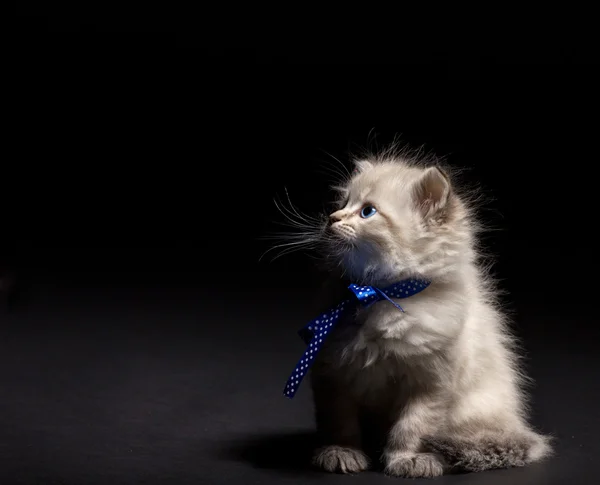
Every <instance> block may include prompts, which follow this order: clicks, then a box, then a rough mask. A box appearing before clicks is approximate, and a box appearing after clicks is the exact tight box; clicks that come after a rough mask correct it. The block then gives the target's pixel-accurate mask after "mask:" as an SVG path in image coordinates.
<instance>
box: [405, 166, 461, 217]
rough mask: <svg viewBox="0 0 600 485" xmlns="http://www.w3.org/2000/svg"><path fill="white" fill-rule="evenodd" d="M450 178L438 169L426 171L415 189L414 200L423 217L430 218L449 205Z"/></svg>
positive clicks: (433, 168)
mask: <svg viewBox="0 0 600 485" xmlns="http://www.w3.org/2000/svg"><path fill="white" fill-rule="evenodd" d="M451 190H452V188H451V186H450V178H449V177H448V176H447V175H446V174H445V173H444V172H443V171H442V170H441V169H440V168H438V167H430V168H428V169H427V170H425V171H424V172H423V173H422V174H421V177H420V178H419V180H417V182H416V184H415V186H414V189H413V198H414V201H415V204H416V206H417V208H418V209H419V210H420V211H421V214H422V215H423V217H430V216H432V215H434V214H435V213H437V212H438V211H440V210H442V209H443V208H444V207H445V206H446V204H447V203H448V199H449V197H450V192H451Z"/></svg>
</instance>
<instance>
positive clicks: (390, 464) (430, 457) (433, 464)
mask: <svg viewBox="0 0 600 485" xmlns="http://www.w3.org/2000/svg"><path fill="white" fill-rule="evenodd" d="M384 460H385V473H387V474H388V475H393V476H396V477H404V478H433V477H439V476H440V475H443V474H444V468H445V463H444V461H443V458H441V457H440V456H439V455H436V454H435V453H400V452H394V453H386V455H385V457H384Z"/></svg>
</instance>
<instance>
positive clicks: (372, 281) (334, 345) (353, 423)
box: [311, 156, 550, 477]
mask: <svg viewBox="0 0 600 485" xmlns="http://www.w3.org/2000/svg"><path fill="white" fill-rule="evenodd" d="M340 191H341V194H342V203H341V204H340V208H339V210H337V211H336V212H334V213H333V214H331V216H330V222H329V223H328V224H327V227H325V228H323V232H322V234H321V236H322V241H324V242H325V243H326V245H327V248H328V252H327V254H329V255H330V257H331V258H332V261H333V262H334V263H336V264H338V263H339V265H340V267H341V268H342V269H343V271H344V273H345V275H346V276H347V278H348V279H349V281H351V282H353V283H357V284H368V285H373V286H377V287H380V288H382V287H385V286H386V285H389V284H392V283H394V282H397V281H399V280H402V279H404V278H410V277H420V278H425V279H427V280H430V281H431V285H430V286H429V287H428V288H427V289H425V290H424V291H422V292H421V293H418V294H417V295H414V296H412V297H410V298H406V299H402V300H398V303H400V304H401V305H402V307H403V309H404V310H405V312H404V313H402V312H400V311H399V310H398V309H397V308H395V307H394V306H393V305H392V304H391V303H389V302H387V301H381V302H378V303H376V304H374V305H372V306H370V307H369V308H366V309H365V308H359V309H358V310H357V311H356V313H355V314H354V315H350V317H349V318H348V319H346V321H345V322H343V321H341V322H340V323H339V324H338V326H337V327H336V328H335V329H334V331H333V332H332V333H331V335H330V336H329V337H328V339H327V341H326V344H325V346H324V348H323V349H322V350H321V352H320V353H319V355H318V356H317V358H316V361H315V364H314V366H313V369H312V372H311V383H312V388H313V392H314V400H315V407H316V419H317V427H318V431H319V433H320V436H321V438H322V440H323V443H322V447H320V448H319V449H318V450H317V451H316V452H315V455H314V464H316V465H317V466H319V467H321V468H323V469H324V470H327V471H330V472H336V471H339V472H359V471H361V470H365V469H367V468H368V467H369V459H368V458H367V455H366V453H365V452H364V451H363V440H362V438H363V435H364V431H372V430H373V429H375V427H380V429H381V430H382V431H383V432H384V433H385V444H384V447H383V455H382V460H383V462H384V466H385V471H386V472H387V473H388V474H391V475H398V476H403V477H434V476H438V475H442V474H443V473H447V472H449V471H452V470H462V471H481V470H485V469H489V468H501V467H510V466H522V465H525V464H527V463H531V462H534V461H537V460H540V459H542V458H543V457H545V456H547V455H548V454H549V453H550V446H549V444H548V442H549V439H548V438H547V437H544V436H542V435H540V434H537V433H536V432H535V431H533V430H532V429H531V427H530V426H529V425H528V424H527V422H526V405H525V399H524V395H523V393H522V390H521V385H522V381H523V378H522V376H521V375H520V372H519V369H518V366H517V358H516V353H515V350H514V347H513V341H512V339H511V337H510V335H509V334H508V331H507V329H506V327H505V322H504V320H505V318H504V316H503V315H502V311H501V309H500V308H499V307H498V306H497V305H496V304H495V298H494V289H493V287H492V285H491V283H490V280H489V278H488V277H487V276H486V274H485V273H484V271H483V270H482V269H480V266H479V264H478V254H477V251H476V240H475V235H476V232H477V231H476V226H475V223H474V219H473V217H472V214H471V212H470V210H469V207H468V204H467V202H466V200H465V198H464V197H462V196H460V195H459V194H458V193H457V191H456V190H455V189H454V188H453V185H452V183H451V181H450V178H449V176H448V175H447V174H446V173H445V172H444V171H442V170H441V169H440V168H438V167H436V166H430V167H426V166H423V164H419V163H416V162H412V161H410V160H406V159H403V158H402V157H397V156H390V157H385V156H383V157H372V158H371V159H368V160H362V161H359V162H357V163H356V171H355V172H354V174H353V175H352V177H351V178H350V180H349V181H348V182H347V184H346V185H344V186H343V187H341V189H340ZM336 281H337V282H338V283H339V282H340V280H339V278H336ZM331 303H333V302H331ZM365 416H370V417H371V418H374V419H372V420H371V424H370V425H369V426H370V429H369V430H365V428H364V427H361V422H363V419H362V418H364V417H365ZM373 423H375V424H373Z"/></svg>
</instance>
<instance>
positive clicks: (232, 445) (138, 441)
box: [0, 281, 600, 485]
mask: <svg viewBox="0 0 600 485" xmlns="http://www.w3.org/2000/svg"><path fill="white" fill-rule="evenodd" d="M250 283H251V282H250ZM77 286H78V285H76V284H70V285H67V284H62V285H61V284H50V283H49V282H48V281H40V282H37V283H35V284H33V285H32V286H31V287H30V288H29V291H28V298H27V299H26V302H22V303H21V304H20V305H17V306H16V307H15V309H14V310H13V311H12V312H10V313H3V314H0V318H1V326H0V386H1V398H0V483H1V484H3V485H4V484H12V483H15V484H16V483H27V484H44V485H50V484H59V483H60V484H77V485H84V484H94V483H106V484H115V485H116V484H121V483H123V484H125V483H146V484H159V483H160V484H163V483H164V484H188V483H189V484H240V485H251V484H265V483H272V484H277V485H283V484H288V483H289V484H292V483H298V484H304V483H309V482H319V483H327V484H329V483H331V484H333V483H339V484H363V483H365V484H366V483H368V484H369V485H375V484H379V483H382V484H383V483H388V484H389V483H392V482H391V481H390V480H397V481H398V482H401V481H402V480H401V479H392V478H388V477H385V476H384V475H382V474H380V473H377V472H368V473H364V474H361V475H358V476H342V475H328V474H325V473H321V472H319V471H313V470H310V469H308V468H307V461H308V458H309V456H310V452H311V446H312V443H313V441H314V435H313V430H314V425H313V419H312V410H311V401H310V392H309V389H308V386H304V387H303V388H302V389H301V391H300V392H299V393H298V395H297V396H296V398H295V399H294V400H292V401H290V400H287V399H285V398H284V397H283V396H282V394H281V388H282V385H283V384H284V382H285V380H286V378H287V374H288V372H289V371H290V370H291V368H292V367H293V366H294V364H295V362H296V359H297V358H298V356H299V355H300V354H301V352H302V350H303V344H302V342H301V341H300V339H298V338H297V336H296V334H295V331H296V329H297V328H298V327H300V326H301V325H302V324H303V323H304V322H305V321H306V320H307V319H309V318H310V317H311V315H309V314H308V309H305V308H304V307H303V305H302V304H301V303H300V302H302V301H303V299H304V297H305V296H306V290H300V291H298V292H296V293H293V292H291V291H289V290H286V289H285V288H281V289H279V290H271V291H270V292H264V291H258V290H257V289H256V288H254V289H251V290H243V289H241V288H236V287H234V285H231V287H229V288H223V287H219V285H216V286H215V287H210V286H209V285H205V286H206V288H194V287H193V285H191V286H190V285H188V287H187V288H177V287H176V285H173V286H172V287H171V288H166V289H165V288H162V289H160V288H158V287H152V286H147V287H146V288H137V289H133V288H127V287H126V285H125V286H123V287H121V288H118V287H117V286H115V287H113V288H109V287H104V288H100V287H98V288H93V287H89V288H84V289H82V288H77ZM224 290H227V292H226V291H224ZM585 315H586V312H584V311H582V312H581V314H580V315H574V314H572V311H571V310H569V309H562V310H561V308H560V307H559V308H558V309H557V308H556V307H555V306H551V305H541V304H540V305H537V306H525V305H522V306H521V308H520V309H519V311H518V313H517V324H518V325H517V327H518V328H521V329H523V331H522V332H520V333H521V334H522V335H523V337H524V338H525V344H526V348H527V350H528V361H527V362H528V370H529V372H530V374H531V375H532V376H533V377H534V378H535V380H536V385H535V387H534V388H533V390H532V394H533V407H534V414H533V418H532V419H533V422H534V424H535V425H536V426H538V427H539V428H540V429H542V430H544V431H545V432H548V433H552V434H553V435H554V436H555V437H556V439H557V442H556V451H557V453H556V456H555V457H554V458H552V459H550V460H549V461H547V462H546V463H542V464H537V465H534V466H530V467H527V468H523V469H511V470H499V471H490V472H485V473H481V474H465V475H455V476H447V477H443V478H441V479H437V480H436V481H435V482H436V483H469V484H480V483H481V484H487V485H493V484H507V483H510V484H511V485H518V484H527V485H531V484H536V483H540V484H547V485H551V484H569V485H572V484H573V485H574V484H579V483H582V484H592V483H597V476H596V475H597V474H596V470H597V462H598V456H600V442H599V440H598V436H599V435H600V421H599V418H598V402H600V379H599V377H598V375H599V374H598V371H599V370H600V363H599V362H600V357H599V356H598V353H597V352H596V351H595V348H596V347H597V341H594V339H593V338H591V336H586V335H574V334H573V332H572V329H573V328H585V325H583V324H581V325H576V323H577V322H580V323H581V319H584V318H597V316H596V317H586V316H585Z"/></svg>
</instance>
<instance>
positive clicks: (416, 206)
mask: <svg viewBox="0 0 600 485" xmlns="http://www.w3.org/2000/svg"><path fill="white" fill-rule="evenodd" d="M338 190H339V192H340V201H339V205H338V210H336V211H335V212H333V213H332V214H331V215H330V216H329V224H328V226H327V228H326V229H325V232H324V234H325V235H326V237H325V238H324V239H325V240H326V244H327V248H328V254H329V255H330V257H331V258H333V260H334V261H335V262H337V263H339V264H341V265H342V266H343V268H344V269H345V270H346V272H347V274H348V276H349V277H350V278H352V279H353V280H354V281H360V282H364V283H372V284H375V283H377V284H381V283H383V282H388V281H389V282H391V281H394V280H396V279H398V278H402V277H409V276H424V277H428V278H432V279H438V280H439V279H441V278H444V277H445V276H447V275H449V274H450V273H451V272H452V271H454V270H456V269H458V267H460V266H461V265H462V263H464V262H465V261H466V260H468V259H471V258H472V257H473V250H472V234H473V231H472V224H471V222H470V218H469V214H468V211H467V209H466V206H465V204H464V203H463V202H462V200H461V199H460V197H459V196H458V194H457V193H456V191H455V190H454V188H453V186H452V183H451V180H450V177H449V176H448V175H447V174H446V172H445V171H443V170H442V169H440V168H439V167H438V166H429V167H425V166H422V165H419V164H416V163H412V162H409V161H406V160H403V159H397V158H394V159H386V160H378V159H372V160H362V161H358V162H356V169H355V171H354V173H353V174H352V176H351V178H350V179H349V180H348V182H347V183H346V184H345V185H343V186H342V187H340V188H338Z"/></svg>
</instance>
